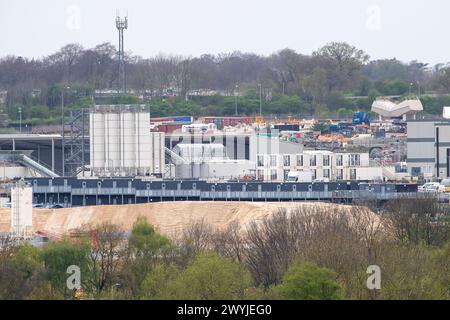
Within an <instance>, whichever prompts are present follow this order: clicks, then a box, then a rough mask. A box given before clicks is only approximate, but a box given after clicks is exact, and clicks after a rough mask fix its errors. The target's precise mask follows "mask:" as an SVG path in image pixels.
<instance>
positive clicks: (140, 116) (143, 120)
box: [135, 112, 153, 175]
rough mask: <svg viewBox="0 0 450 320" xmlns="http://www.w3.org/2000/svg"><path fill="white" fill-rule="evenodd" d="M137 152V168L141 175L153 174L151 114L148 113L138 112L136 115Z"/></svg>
mask: <svg viewBox="0 0 450 320" xmlns="http://www.w3.org/2000/svg"><path fill="white" fill-rule="evenodd" d="M135 116H136V121H135V125H136V127H135V130H136V139H135V146H136V147H135V152H136V166H137V167H138V168H139V169H138V174H139V175H148V174H150V173H152V171H151V166H152V156H153V154H152V136H151V132H150V114H149V113H148V112H137V113H136V114H135Z"/></svg>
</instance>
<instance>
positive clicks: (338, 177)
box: [336, 169, 344, 180]
mask: <svg viewBox="0 0 450 320" xmlns="http://www.w3.org/2000/svg"><path fill="white" fill-rule="evenodd" d="M336 180H344V169H337V170H336Z"/></svg>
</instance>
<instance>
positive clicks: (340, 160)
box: [336, 154, 344, 167]
mask: <svg viewBox="0 0 450 320" xmlns="http://www.w3.org/2000/svg"><path fill="white" fill-rule="evenodd" d="M343 165H344V157H343V156H342V154H338V155H337V157H336V166H338V167H341V166H343Z"/></svg>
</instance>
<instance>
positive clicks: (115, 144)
mask: <svg viewBox="0 0 450 320" xmlns="http://www.w3.org/2000/svg"><path fill="white" fill-rule="evenodd" d="M120 133H121V124H120V117H119V113H115V112H111V113H105V167H106V168H107V170H108V172H109V173H110V174H114V173H115V172H116V171H118V170H120V167H121V161H120V138H121V134H120Z"/></svg>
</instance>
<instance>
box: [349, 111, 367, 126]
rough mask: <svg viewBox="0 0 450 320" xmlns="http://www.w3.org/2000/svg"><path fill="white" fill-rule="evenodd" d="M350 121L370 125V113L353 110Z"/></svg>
mask: <svg viewBox="0 0 450 320" xmlns="http://www.w3.org/2000/svg"><path fill="white" fill-rule="evenodd" d="M352 122H353V124H354V125H360V126H361V125H362V126H364V125H366V126H369V125H370V115H369V114H367V113H363V112H355V113H354V114H353V121H352Z"/></svg>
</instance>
